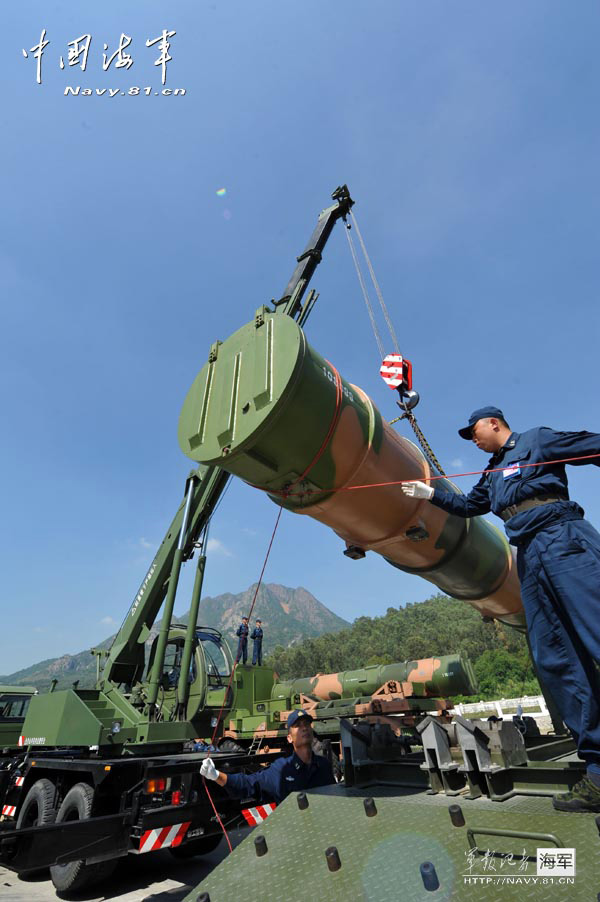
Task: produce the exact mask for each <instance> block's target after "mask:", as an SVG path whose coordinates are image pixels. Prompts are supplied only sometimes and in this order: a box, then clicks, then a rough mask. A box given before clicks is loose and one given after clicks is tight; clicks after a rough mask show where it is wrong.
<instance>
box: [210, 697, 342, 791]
mask: <svg viewBox="0 0 600 902" xmlns="http://www.w3.org/2000/svg"><path fill="white" fill-rule="evenodd" d="M311 723H312V717H311V716H310V714H307V713H306V711H292V712H291V714H290V715H289V717H288V719H287V728H288V737H287V739H288V742H289V743H290V745H291V746H292V748H293V753H292V754H291V755H289V757H287V758H285V757H283V758H278V759H277V760H276V761H274V762H273V764H270V765H269V767H263V768H261V770H260V771H259V772H258V773H256V774H249V775H248V774H224V773H222V772H221V771H218V770H217V769H216V767H215V765H214V763H213V761H212V759H211V758H205V759H204V761H203V762H202V766H201V767H200V773H201V774H202V776H203V777H206V779H207V780H216V781H217V783H218V784H219V786H225V787H226V788H227V792H228V793H229V794H230V795H231V796H233V797H234V798H237V799H245V798H250V797H252V798H255V799H256V800H257V801H258V802H259V803H262V802H272V801H273V802H277V804H279V803H280V802H282V801H283V800H284V799H285V797H286V796H288V795H289V794H290V792H300V791H301V790H303V789H314V788H315V787H317V786H329V784H330V783H335V779H334V776H333V771H332V769H331V764H330V763H329V761H328V760H327V758H323V757H322V756H321V755H315V753H314V752H313V750H312V741H313V737H314V734H313V731H312V727H311Z"/></svg>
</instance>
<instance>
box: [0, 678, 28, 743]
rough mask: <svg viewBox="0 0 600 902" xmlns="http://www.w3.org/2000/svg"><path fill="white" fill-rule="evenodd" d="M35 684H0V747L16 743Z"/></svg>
mask: <svg viewBox="0 0 600 902" xmlns="http://www.w3.org/2000/svg"><path fill="white" fill-rule="evenodd" d="M36 693H37V689H36V688H35V686H1V685H0V749H6V748H9V747H10V746H14V745H17V744H18V742H19V737H20V735H21V727H22V725H23V721H24V720H25V714H26V713H27V708H28V707H29V701H30V699H31V697H32V696H33V695H36Z"/></svg>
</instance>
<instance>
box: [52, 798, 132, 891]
mask: <svg viewBox="0 0 600 902" xmlns="http://www.w3.org/2000/svg"><path fill="white" fill-rule="evenodd" d="M93 801H94V790H93V789H92V787H91V786H88V784H87V783H76V784H75V786H72V787H71V789H70V790H69V791H68V793H67V794H66V796H65V797H64V799H63V801H62V805H61V806H60V808H59V809H58V814H57V815H56V823H57V824H61V823H63V822H65V821H83V820H86V819H87V818H88V817H89V816H90V814H91V813H92V803H93ZM116 865H117V859H114V860H112V861H101V862H99V863H98V864H86V863H85V859H84V858H80V859H78V860H77V861H69V862H68V863H67V864H55V865H53V866H52V867H51V868H50V876H51V878H52V883H53V884H54V886H55V888H56V891H57V892H58V893H70V892H74V891H75V890H80V889H82V888H83V887H84V886H90V885H91V884H92V883H98V882H99V881H100V880H104V879H105V878H106V877H108V876H110V874H112V872H113V871H114V869H115V867H116Z"/></svg>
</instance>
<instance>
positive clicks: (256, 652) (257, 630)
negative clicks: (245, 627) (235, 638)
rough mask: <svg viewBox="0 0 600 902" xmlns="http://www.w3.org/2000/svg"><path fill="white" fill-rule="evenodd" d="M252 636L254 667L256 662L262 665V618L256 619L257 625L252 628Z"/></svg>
mask: <svg viewBox="0 0 600 902" xmlns="http://www.w3.org/2000/svg"><path fill="white" fill-rule="evenodd" d="M250 638H251V639H252V666H253V667H254V665H255V664H258V665H259V666H260V665H261V664H262V640H263V630H262V620H259V619H258V618H257V619H256V626H255V627H254V629H253V630H252V632H251V634H250Z"/></svg>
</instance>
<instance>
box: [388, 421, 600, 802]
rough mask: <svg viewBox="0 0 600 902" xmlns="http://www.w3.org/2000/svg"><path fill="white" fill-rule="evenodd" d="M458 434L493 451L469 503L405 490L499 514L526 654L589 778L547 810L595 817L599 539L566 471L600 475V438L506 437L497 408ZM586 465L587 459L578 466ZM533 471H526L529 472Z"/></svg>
mask: <svg viewBox="0 0 600 902" xmlns="http://www.w3.org/2000/svg"><path fill="white" fill-rule="evenodd" d="M459 435H460V436H461V437H462V438H464V439H467V440H472V441H474V442H475V444H476V445H477V447H478V448H480V449H481V450H482V451H488V452H490V451H491V452H493V456H492V458H491V459H490V461H489V463H488V465H487V469H488V470H497V472H494V473H484V474H483V475H482V477H481V479H480V480H479V482H478V483H477V485H476V486H475V487H474V488H473V489H471V491H470V492H469V493H468V495H459V494H454V493H451V492H445V491H443V490H442V489H441V488H435V489H434V488H433V487H432V486H428V485H426V484H425V483H423V482H410V483H404V484H403V485H402V490H403V491H404V493H405V494H406V495H409V496H411V497H413V498H425V499H428V500H429V501H431V503H432V504H435V505H436V506H437V507H441V508H442V509H443V510H445V511H447V512H448V513H451V514H456V515H457V516H459V517H473V516H479V515H480V514H487V513H489V511H490V510H491V511H493V513H495V514H497V515H498V516H499V517H501V518H502V520H504V522H505V529H506V534H507V536H508V540H509V542H510V543H511V544H512V545H516V546H517V570H518V574H519V581H520V583H521V596H522V599H523V607H524V608H525V616H526V619H527V628H528V631H529V639H530V643H531V650H532V654H533V657H534V660H535V663H536V666H537V668H538V671H539V673H540V676H541V678H542V680H543V682H544V683H545V684H546V685H547V686H548V687H549V688H550V690H551V692H552V695H553V697H554V700H555V702H556V704H557V706H558V709H559V711H560V713H561V716H562V718H563V720H564V722H565V723H566V724H567V726H568V727H569V729H570V730H571V733H572V734H573V737H574V739H575V741H576V743H577V751H578V754H579V757H580V758H582V759H583V761H585V763H586V765H587V775H586V776H585V777H584V778H583V779H582V780H581V781H580V782H579V783H577V784H576V785H575V786H574V787H573V789H572V790H571V792H567V793H561V794H560V795H557V796H555V797H554V798H553V800H552V803H553V805H554V807H555V808H557V809H559V810H560V811H600V679H599V675H598V670H597V668H596V665H595V661H600V534H598V533H597V532H596V530H595V529H594V527H593V526H592V525H591V524H590V523H588V522H587V520H584V519H583V514H584V512H583V510H582V509H581V507H580V506H579V505H578V504H577V503H576V502H575V501H570V500H569V492H568V488H567V485H568V483H567V475H566V473H565V465H564V463H553V461H560V460H563V459H565V458H570V457H575V458H580V459H579V460H572V461H570V463H572V464H587V463H592V464H595V465H596V466H600V435H597V434H595V433H592V432H556V431H554V430H553V429H548V428H547V427H546V426H541V427H538V428H536V429H529V430H528V431H527V432H521V433H518V432H512V431H511V429H510V427H509V425H508V423H507V422H506V420H505V418H504V414H503V413H502V411H501V410H499V409H498V408H497V407H482V408H480V409H479V410H476V411H474V413H472V414H471V416H470V417H469V422H468V424H467V425H466V426H465V427H464V428H463V429H459ZM584 458H587V459H584ZM529 463H531V464H536V466H526V464H529Z"/></svg>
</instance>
